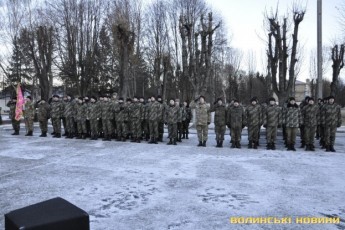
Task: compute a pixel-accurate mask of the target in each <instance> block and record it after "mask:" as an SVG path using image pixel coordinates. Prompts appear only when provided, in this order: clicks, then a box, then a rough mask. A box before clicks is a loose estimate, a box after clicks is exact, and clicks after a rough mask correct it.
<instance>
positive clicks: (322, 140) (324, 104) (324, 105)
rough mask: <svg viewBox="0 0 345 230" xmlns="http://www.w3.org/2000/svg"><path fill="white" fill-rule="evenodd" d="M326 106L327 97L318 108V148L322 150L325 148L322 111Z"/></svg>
mask: <svg viewBox="0 0 345 230" xmlns="http://www.w3.org/2000/svg"><path fill="white" fill-rule="evenodd" d="M327 105H328V97H325V98H324V99H323V104H322V105H321V106H320V146H321V148H322V149H325V148H326V142H325V126H324V124H323V123H322V119H323V118H322V110H323V109H324V107H326V106H327Z"/></svg>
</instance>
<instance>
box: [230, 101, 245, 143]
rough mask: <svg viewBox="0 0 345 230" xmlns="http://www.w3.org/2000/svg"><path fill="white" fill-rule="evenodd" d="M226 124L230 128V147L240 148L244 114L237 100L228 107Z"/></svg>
mask: <svg viewBox="0 0 345 230" xmlns="http://www.w3.org/2000/svg"><path fill="white" fill-rule="evenodd" d="M226 122H227V126H228V127H229V128H230V134H231V142H230V143H231V148H238V149H240V148H241V135H242V129H243V128H244V127H245V125H246V114H245V111H244V108H243V107H242V106H241V105H240V103H239V101H238V100H234V101H233V104H232V105H231V106H229V107H228V112H227V121H226Z"/></svg>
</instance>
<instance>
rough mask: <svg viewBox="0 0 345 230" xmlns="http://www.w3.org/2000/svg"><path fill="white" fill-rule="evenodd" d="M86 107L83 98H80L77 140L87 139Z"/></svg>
mask: <svg viewBox="0 0 345 230" xmlns="http://www.w3.org/2000/svg"><path fill="white" fill-rule="evenodd" d="M86 113H87V110H86V106H85V105H84V102H83V98H82V97H79V98H78V105H77V119H76V121H77V130H78V136H77V139H86V115H87V114H86Z"/></svg>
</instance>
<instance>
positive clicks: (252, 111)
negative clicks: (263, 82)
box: [246, 98, 262, 149]
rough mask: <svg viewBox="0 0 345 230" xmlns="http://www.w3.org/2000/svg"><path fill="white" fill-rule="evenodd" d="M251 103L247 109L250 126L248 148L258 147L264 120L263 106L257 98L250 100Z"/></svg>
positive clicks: (247, 119) (248, 124)
mask: <svg viewBox="0 0 345 230" xmlns="http://www.w3.org/2000/svg"><path fill="white" fill-rule="evenodd" d="M250 102H251V104H250V105H249V106H248V107H247V109H246V121H247V126H248V141H249V143H248V148H249V149H251V148H254V149H257V148H258V140H259V135H258V134H259V131H260V124H261V122H262V111H261V106H260V105H258V104H257V100H256V98H252V99H251V100H250Z"/></svg>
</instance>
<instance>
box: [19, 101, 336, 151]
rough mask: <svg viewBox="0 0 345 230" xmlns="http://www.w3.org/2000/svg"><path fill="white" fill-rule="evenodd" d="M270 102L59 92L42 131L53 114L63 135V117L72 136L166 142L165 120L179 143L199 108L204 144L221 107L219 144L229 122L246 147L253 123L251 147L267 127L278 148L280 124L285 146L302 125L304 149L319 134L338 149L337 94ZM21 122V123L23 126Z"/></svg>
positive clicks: (236, 144)
mask: <svg viewBox="0 0 345 230" xmlns="http://www.w3.org/2000/svg"><path fill="white" fill-rule="evenodd" d="M268 101H269V102H268V104H267V105H265V104H263V105H260V104H259V103H258V100H257V98H256V97H254V98H252V99H251V100H250V104H249V105H248V106H246V107H244V106H242V105H241V104H240V102H239V101H238V100H233V101H232V102H231V103H230V104H229V105H226V104H225V103H224V102H223V100H222V99H221V98H218V99H217V100H216V101H215V102H214V103H213V104H212V105H210V104H208V103H206V101H205V97H203V96H199V97H197V98H196V99H195V100H194V101H192V102H191V104H190V106H188V103H187V102H184V103H183V105H180V102H179V100H178V99H170V100H169V102H168V104H166V103H163V101H162V98H161V97H159V96H158V97H157V101H156V98H155V97H154V96H153V97H150V98H149V99H148V101H147V102H146V103H145V101H144V98H138V97H134V98H133V99H130V98H128V99H127V100H126V102H125V101H124V99H123V98H119V99H118V100H117V98H116V96H113V97H112V98H110V97H106V96H105V97H100V98H99V100H97V98H96V97H91V99H90V100H89V98H88V97H84V98H76V99H74V100H73V99H72V98H71V97H70V96H66V97H64V99H63V100H61V98H60V97H59V96H57V95H54V96H53V98H52V101H51V102H50V103H47V102H45V101H44V100H41V101H40V102H39V103H38V120H39V123H40V128H41V130H42V134H41V136H42V137H45V136H47V124H48V123H47V121H48V119H49V118H51V121H52V124H53V128H54V132H53V134H54V137H57V138H59V137H61V122H62V123H63V126H64V129H65V135H66V137H67V138H73V137H77V138H79V139H81V138H84V139H85V138H86V137H88V136H89V137H91V139H93V140H96V139H97V138H98V137H103V140H108V141H109V140H111V138H112V137H114V138H117V140H119V141H126V139H127V138H129V137H131V139H132V141H133V142H140V140H142V139H143V138H145V139H146V140H149V143H157V141H162V139H163V132H164V123H165V124H166V125H167V126H168V132H169V135H168V137H169V139H170V140H169V142H168V144H174V145H176V141H181V139H183V138H187V139H188V133H189V131H188V127H189V123H190V121H191V120H192V113H191V108H192V109H195V114H196V118H195V127H196V130H197V134H198V140H199V144H198V146H204V147H205V146H206V142H207V138H208V125H209V124H210V122H211V116H210V113H211V112H215V116H214V124H215V133H216V141H217V146H216V147H223V141H224V135H225V132H226V127H228V128H229V129H230V135H231V148H241V136H242V130H243V128H244V127H246V126H247V127H248V148H254V149H257V147H258V145H259V138H260V128H261V126H263V127H264V128H266V140H267V146H266V148H267V149H268V150H269V149H272V150H274V149H275V148H276V147H275V142H276V137H277V129H278V128H283V136H284V140H285V145H286V147H287V149H288V150H293V151H295V150H296V149H295V143H296V136H297V133H298V129H300V137H301V141H302V146H301V147H302V148H304V147H305V150H307V151H314V150H315V146H314V139H315V138H314V137H315V133H317V136H318V137H319V138H320V144H321V146H322V147H323V148H326V151H335V149H334V141H335V134H336V129H337V127H340V126H341V112H340V106H338V105H337V104H335V103H334V97H332V96H331V97H328V98H325V100H319V103H315V101H314V99H313V98H310V97H307V98H306V99H305V101H303V102H302V103H301V104H300V105H299V106H298V105H297V104H296V101H295V99H294V98H293V97H291V98H289V100H288V101H287V103H286V104H284V105H283V106H282V107H280V106H278V105H277V104H276V101H275V99H274V98H270V99H269V100H268ZM33 116H34V106H33V105H32V102H31V98H30V97H27V102H26V104H25V106H24V118H25V124H26V127H27V131H28V133H27V134H26V135H27V136H31V135H32V130H33V125H32V124H33V123H32V120H33ZM13 124H14V126H13V127H14V130H15V133H14V135H16V134H18V133H19V123H18V122H16V121H14V122H13ZM17 126H18V127H17Z"/></svg>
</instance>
